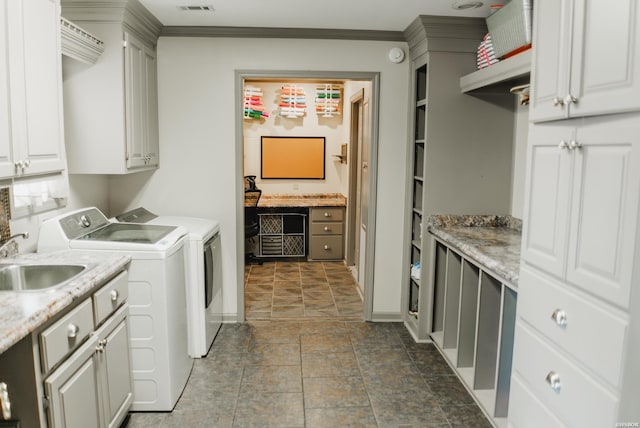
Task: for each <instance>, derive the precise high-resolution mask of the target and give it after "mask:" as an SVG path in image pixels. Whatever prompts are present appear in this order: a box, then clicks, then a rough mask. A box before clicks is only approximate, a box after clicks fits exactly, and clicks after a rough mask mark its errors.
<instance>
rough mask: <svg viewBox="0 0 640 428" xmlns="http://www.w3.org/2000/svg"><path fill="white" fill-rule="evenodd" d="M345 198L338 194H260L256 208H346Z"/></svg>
mask: <svg viewBox="0 0 640 428" xmlns="http://www.w3.org/2000/svg"><path fill="white" fill-rule="evenodd" d="M346 206H347V198H346V197H345V196H344V195H342V194H340V193H315V194H296V195H284V194H279V195H265V194H262V196H261V197H260V201H259V202H258V208H281V207H282V208H285V207H309V208H313V207H346Z"/></svg>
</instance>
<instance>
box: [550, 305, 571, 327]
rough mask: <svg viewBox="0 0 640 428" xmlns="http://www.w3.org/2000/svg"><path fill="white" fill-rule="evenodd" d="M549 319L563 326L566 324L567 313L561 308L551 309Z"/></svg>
mask: <svg viewBox="0 0 640 428" xmlns="http://www.w3.org/2000/svg"><path fill="white" fill-rule="evenodd" d="M551 319H552V320H554V321H555V322H556V324H557V325H558V327H565V326H566V325H567V313H566V312H565V311H563V310H562V309H556V310H555V311H553V313H552V314H551Z"/></svg>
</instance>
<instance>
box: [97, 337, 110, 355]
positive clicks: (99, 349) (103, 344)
mask: <svg viewBox="0 0 640 428" xmlns="http://www.w3.org/2000/svg"><path fill="white" fill-rule="evenodd" d="M106 347H107V339H102V340H99V341H98V345H97V346H96V352H100V353H102V352H104V349H105V348H106Z"/></svg>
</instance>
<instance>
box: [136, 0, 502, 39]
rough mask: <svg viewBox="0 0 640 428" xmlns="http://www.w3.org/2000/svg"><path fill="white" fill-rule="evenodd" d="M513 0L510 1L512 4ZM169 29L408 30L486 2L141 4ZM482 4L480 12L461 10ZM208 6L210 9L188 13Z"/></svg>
mask: <svg viewBox="0 0 640 428" xmlns="http://www.w3.org/2000/svg"><path fill="white" fill-rule="evenodd" d="M507 1H508V0H507ZM140 2H141V3H142V4H143V5H144V6H145V7H146V8H147V9H148V10H149V11H150V12H151V13H152V14H154V15H155V16H156V18H158V19H159V20H160V21H161V22H162V24H163V25H164V26H216V27H273V28H318V29H344V30H346V29H350V30H378V31H404V30H405V29H406V28H407V27H408V26H409V24H410V23H411V22H412V21H413V20H414V19H415V18H416V17H417V16H418V15H443V16H467V17H482V18H484V17H486V16H488V15H489V11H490V9H489V4H493V3H505V1H495V0H494V1H493V2H489V1H486V0H482V1H475V0H315V1H312V0H140ZM472 3H482V6H480V7H478V8H466V9H465V8H462V9H456V8H455V6H457V7H464V6H465V5H467V4H472ZM184 6H206V7H209V8H211V9H213V11H207V10H197V11H193V10H183V8H182V7H184Z"/></svg>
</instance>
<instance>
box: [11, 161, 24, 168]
mask: <svg viewBox="0 0 640 428" xmlns="http://www.w3.org/2000/svg"><path fill="white" fill-rule="evenodd" d="M13 165H14V166H15V167H16V169H22V168H24V162H23V161H21V160H19V161H15V162H14V163H13Z"/></svg>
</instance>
